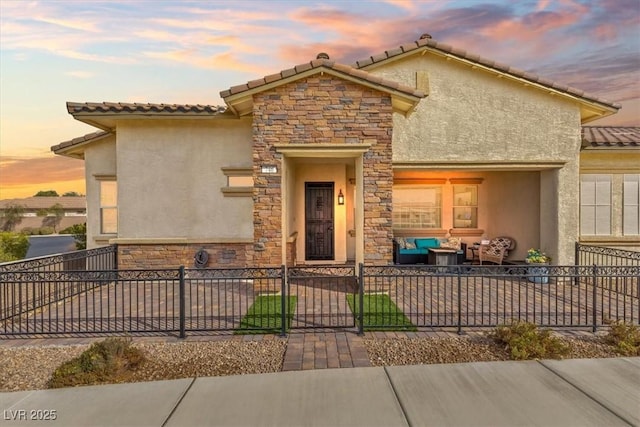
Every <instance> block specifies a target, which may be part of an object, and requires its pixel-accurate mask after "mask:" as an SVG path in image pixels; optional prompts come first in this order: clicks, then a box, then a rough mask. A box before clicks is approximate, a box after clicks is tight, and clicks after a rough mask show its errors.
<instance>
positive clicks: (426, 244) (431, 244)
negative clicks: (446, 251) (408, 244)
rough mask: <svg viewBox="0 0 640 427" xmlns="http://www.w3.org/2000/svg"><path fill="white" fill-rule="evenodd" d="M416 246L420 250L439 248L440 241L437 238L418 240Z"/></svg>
mask: <svg viewBox="0 0 640 427" xmlns="http://www.w3.org/2000/svg"><path fill="white" fill-rule="evenodd" d="M416 246H417V247H418V249H425V248H426V249H428V248H439V247H440V241H439V240H438V239H436V238H435V237H430V238H426V239H421V238H418V239H416Z"/></svg>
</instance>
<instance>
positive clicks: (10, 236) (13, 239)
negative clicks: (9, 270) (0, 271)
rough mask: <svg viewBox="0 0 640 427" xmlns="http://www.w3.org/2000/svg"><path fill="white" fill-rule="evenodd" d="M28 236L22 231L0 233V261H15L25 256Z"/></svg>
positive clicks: (27, 247) (27, 248)
mask: <svg viewBox="0 0 640 427" xmlns="http://www.w3.org/2000/svg"><path fill="white" fill-rule="evenodd" d="M28 250H29V237H27V235H26V234H22V233H11V232H5V233H0V262H7V261H15V260H17V259H22V258H24V257H26V256H27V251H28Z"/></svg>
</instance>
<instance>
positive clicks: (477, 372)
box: [0, 357, 640, 427]
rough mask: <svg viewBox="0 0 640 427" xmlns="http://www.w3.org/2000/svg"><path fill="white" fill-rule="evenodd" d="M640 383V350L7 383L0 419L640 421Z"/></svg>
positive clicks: (131, 422) (115, 422) (136, 422)
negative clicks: (124, 380)
mask: <svg viewBox="0 0 640 427" xmlns="http://www.w3.org/2000/svg"><path fill="white" fill-rule="evenodd" d="M639 384H640V358H638V357H635V358H616V359H577V360H565V361H540V362H537V361H528V362H483V363H465V364H448V365H417V366H393V367H386V368H347V369H323V370H310V371H294V372H281V373H274V374H259V375H244V376H229V377H214V378H196V379H183V380H174V381H158V382H147V383H133V384H118V385H106V386H91V387H78V388H68V389H59V390H42V391H23V392H14V393H0V410H2V418H0V425H2V426H4V425H6V426H14V425H15V426H27V425H41V426H42V425H47V426H54V425H60V426H157V427H160V426H204V425H214V426H216V425H219V426H260V425H266V426H301V425H317V426H426V425H433V426H479V425H487V426H513V425H528V426H534V425H538V426H570V425H575V426H618V425H620V426H628V425H633V426H640V386H639ZM52 411H55V412H52ZM54 415H55V420H53V421H41V420H39V419H43V418H45V417H47V416H49V418H52V417H53V416H54Z"/></svg>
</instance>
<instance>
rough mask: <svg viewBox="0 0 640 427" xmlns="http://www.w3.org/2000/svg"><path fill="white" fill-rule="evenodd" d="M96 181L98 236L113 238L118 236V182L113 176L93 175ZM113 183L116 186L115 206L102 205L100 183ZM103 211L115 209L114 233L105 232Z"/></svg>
mask: <svg viewBox="0 0 640 427" xmlns="http://www.w3.org/2000/svg"><path fill="white" fill-rule="evenodd" d="M94 177H95V179H96V181H98V190H99V194H98V207H99V212H100V235H105V236H113V235H117V234H118V214H119V212H118V180H117V179H116V177H115V175H94ZM103 182H113V183H114V184H115V186H116V204H115V206H111V205H103V204H102V183H103ZM104 209H115V212H116V226H115V231H109V232H106V231H105V229H104Z"/></svg>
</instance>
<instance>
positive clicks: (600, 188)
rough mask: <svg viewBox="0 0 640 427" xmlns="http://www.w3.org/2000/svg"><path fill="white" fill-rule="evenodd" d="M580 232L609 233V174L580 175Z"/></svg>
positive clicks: (585, 234) (592, 233)
mask: <svg viewBox="0 0 640 427" xmlns="http://www.w3.org/2000/svg"><path fill="white" fill-rule="evenodd" d="M580 234H581V235H583V236H606V235H611V175H601V174H585V175H581V176H580Z"/></svg>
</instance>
